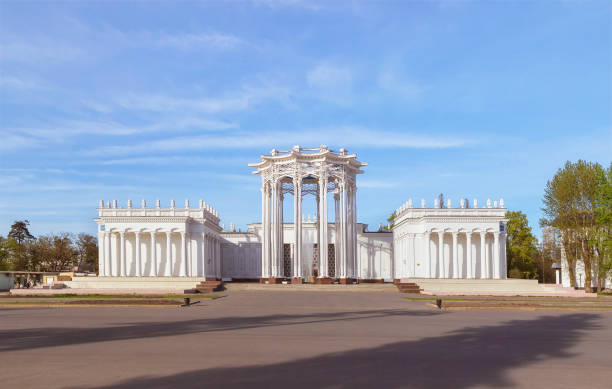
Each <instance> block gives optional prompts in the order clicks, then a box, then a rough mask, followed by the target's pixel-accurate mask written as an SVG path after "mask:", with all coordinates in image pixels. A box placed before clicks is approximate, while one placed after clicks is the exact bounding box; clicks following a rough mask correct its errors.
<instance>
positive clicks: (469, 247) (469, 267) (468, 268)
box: [465, 231, 474, 278]
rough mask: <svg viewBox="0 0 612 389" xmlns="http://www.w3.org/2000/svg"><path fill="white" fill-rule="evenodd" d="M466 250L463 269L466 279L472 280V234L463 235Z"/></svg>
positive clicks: (469, 232)
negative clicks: (464, 269)
mask: <svg viewBox="0 0 612 389" xmlns="http://www.w3.org/2000/svg"><path fill="white" fill-rule="evenodd" d="M465 240H466V243H465V245H466V248H465V265H466V266H465V267H466V272H467V274H466V276H467V278H474V268H473V266H472V232H471V231H468V232H466V233H465Z"/></svg>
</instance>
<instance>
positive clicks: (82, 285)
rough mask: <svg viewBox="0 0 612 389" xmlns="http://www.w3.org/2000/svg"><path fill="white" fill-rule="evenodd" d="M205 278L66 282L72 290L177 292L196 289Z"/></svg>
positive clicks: (93, 279) (110, 279) (111, 278)
mask: <svg viewBox="0 0 612 389" xmlns="http://www.w3.org/2000/svg"><path fill="white" fill-rule="evenodd" d="M202 281H206V278H205V277H72V281H64V282H63V283H64V285H66V287H67V288H70V289H118V290H126V289H129V290H140V289H142V290H155V289H159V290H176V291H181V292H182V291H184V290H185V289H192V288H195V286H196V285H197V284H199V283H200V282H202Z"/></svg>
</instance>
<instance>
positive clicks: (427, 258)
mask: <svg viewBox="0 0 612 389" xmlns="http://www.w3.org/2000/svg"><path fill="white" fill-rule="evenodd" d="M429 234H430V232H429V231H426V232H425V238H424V241H423V244H424V245H425V250H424V251H425V261H426V262H427V263H425V269H426V270H427V278H432V276H431V247H430V244H429Z"/></svg>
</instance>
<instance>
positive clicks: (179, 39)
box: [154, 32, 245, 50]
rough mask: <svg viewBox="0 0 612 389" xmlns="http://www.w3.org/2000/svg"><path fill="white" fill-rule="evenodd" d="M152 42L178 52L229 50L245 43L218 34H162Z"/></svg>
mask: <svg viewBox="0 0 612 389" xmlns="http://www.w3.org/2000/svg"><path fill="white" fill-rule="evenodd" d="M154 42H155V43H156V44H157V45H159V46H161V47H172V48H175V49H179V50H194V49H198V48H202V47H214V48H220V49H231V48H234V47H236V46H238V45H240V44H244V43H245V42H244V41H243V40H242V39H240V38H238V37H236V36H234V35H229V34H222V33H218V32H213V33H186V34H163V35H161V36H159V37H158V38H157V39H156V40H155V41H154Z"/></svg>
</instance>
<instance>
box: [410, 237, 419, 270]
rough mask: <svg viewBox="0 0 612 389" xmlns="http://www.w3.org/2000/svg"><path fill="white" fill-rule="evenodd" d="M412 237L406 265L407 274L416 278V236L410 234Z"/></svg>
mask: <svg viewBox="0 0 612 389" xmlns="http://www.w3.org/2000/svg"><path fill="white" fill-rule="evenodd" d="M411 235H412V246H411V249H410V253H409V255H410V257H409V258H410V260H409V262H408V264H409V265H410V267H409V269H410V270H409V273H408V274H410V277H416V256H417V235H416V234H411Z"/></svg>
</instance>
